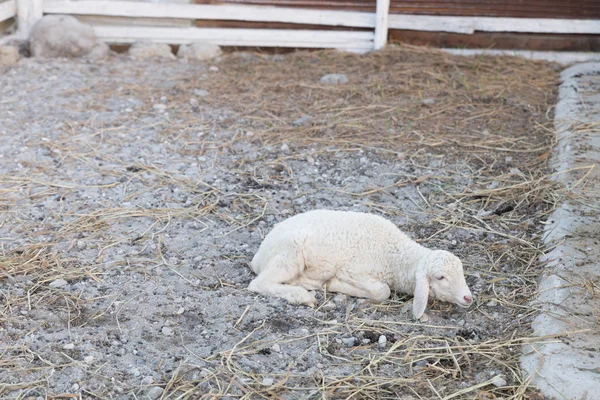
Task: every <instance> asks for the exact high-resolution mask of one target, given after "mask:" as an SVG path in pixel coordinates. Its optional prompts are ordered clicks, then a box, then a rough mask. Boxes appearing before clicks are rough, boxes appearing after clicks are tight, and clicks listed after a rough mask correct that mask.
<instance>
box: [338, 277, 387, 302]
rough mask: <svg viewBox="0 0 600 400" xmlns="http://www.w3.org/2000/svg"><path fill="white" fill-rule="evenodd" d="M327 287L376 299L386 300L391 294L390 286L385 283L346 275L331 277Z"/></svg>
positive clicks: (350, 294)
mask: <svg viewBox="0 0 600 400" xmlns="http://www.w3.org/2000/svg"><path fill="white" fill-rule="evenodd" d="M327 289H328V290H329V291H332V292H339V293H344V294H347V295H348V296H354V297H364V298H367V299H373V300H377V301H383V300H386V299H387V298H389V297H390V294H391V291H390V287H389V286H388V285H387V284H386V283H383V282H379V281H377V280H375V279H371V278H366V279H361V280H356V279H352V278H349V277H347V276H344V277H335V278H333V279H332V280H331V281H329V283H328V284H327Z"/></svg>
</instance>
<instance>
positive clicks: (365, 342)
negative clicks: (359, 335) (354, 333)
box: [361, 339, 371, 344]
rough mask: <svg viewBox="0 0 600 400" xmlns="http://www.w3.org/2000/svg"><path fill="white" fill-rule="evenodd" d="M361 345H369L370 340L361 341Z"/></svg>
mask: <svg viewBox="0 0 600 400" xmlns="http://www.w3.org/2000/svg"><path fill="white" fill-rule="evenodd" d="M361 343H362V344H369V343H371V339H363V340H362V341H361Z"/></svg>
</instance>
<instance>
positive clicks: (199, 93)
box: [194, 89, 208, 97]
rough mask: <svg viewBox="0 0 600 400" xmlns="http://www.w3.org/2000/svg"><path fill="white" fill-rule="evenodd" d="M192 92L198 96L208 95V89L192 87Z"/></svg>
mask: <svg viewBox="0 0 600 400" xmlns="http://www.w3.org/2000/svg"><path fill="white" fill-rule="evenodd" d="M194 94H195V95H196V96H198V97H206V96H208V90H204V89H194Z"/></svg>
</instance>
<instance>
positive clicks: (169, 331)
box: [162, 326, 175, 336]
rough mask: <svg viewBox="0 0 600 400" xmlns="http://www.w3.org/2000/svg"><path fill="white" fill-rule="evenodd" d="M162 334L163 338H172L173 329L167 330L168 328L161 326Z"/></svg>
mask: <svg viewBox="0 0 600 400" xmlns="http://www.w3.org/2000/svg"><path fill="white" fill-rule="evenodd" d="M162 334H163V335H165V336H173V335H174V334H175V332H173V328H169V327H168V326H163V328H162Z"/></svg>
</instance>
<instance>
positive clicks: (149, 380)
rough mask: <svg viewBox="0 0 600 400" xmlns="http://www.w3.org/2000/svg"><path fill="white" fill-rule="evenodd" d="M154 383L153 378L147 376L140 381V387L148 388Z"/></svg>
mask: <svg viewBox="0 0 600 400" xmlns="http://www.w3.org/2000/svg"><path fill="white" fill-rule="evenodd" d="M153 383H154V378H153V377H151V376H147V377H145V378H144V379H142V382H141V384H142V386H149V385H152V384H153Z"/></svg>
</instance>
